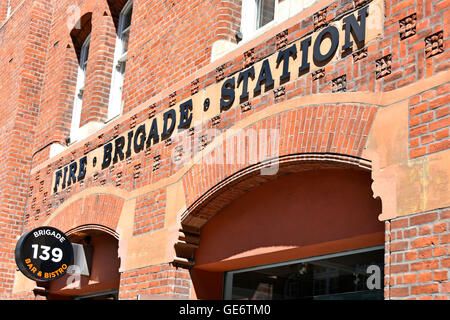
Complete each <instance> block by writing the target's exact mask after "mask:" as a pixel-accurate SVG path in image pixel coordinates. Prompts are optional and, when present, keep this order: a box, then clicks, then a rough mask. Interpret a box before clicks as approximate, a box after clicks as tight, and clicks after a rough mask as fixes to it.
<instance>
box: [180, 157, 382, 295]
mask: <svg viewBox="0 0 450 320" xmlns="http://www.w3.org/2000/svg"><path fill="white" fill-rule="evenodd" d="M238 174H240V177H237V176H234V177H230V178H229V181H224V182H223V183H222V186H220V187H219V186H216V188H215V190H210V192H209V194H208V196H205V197H203V199H201V200H202V201H197V202H196V203H194V206H195V208H193V207H192V206H191V208H189V209H188V210H187V212H186V213H185V215H184V217H183V220H182V226H183V229H182V234H181V235H180V241H179V242H178V243H177V245H176V250H177V254H178V257H179V258H183V257H184V258H185V259H186V260H187V261H186V260H184V262H182V260H181V259H180V260H179V261H178V263H179V264H178V265H180V266H182V265H183V263H184V266H189V267H190V270H191V275H192V280H193V286H194V289H195V293H196V296H197V298H200V299H222V298H230V297H232V295H230V294H229V293H227V292H224V289H225V287H226V286H225V282H224V279H226V275H227V273H229V272H231V271H233V272H234V273H235V274H236V273H237V271H239V270H247V269H248V268H257V269H258V268H259V269H261V268H265V267H262V266H267V268H265V269H267V270H269V269H270V266H272V265H273V264H277V265H276V266H277V267H280V263H281V264H283V263H288V264H289V262H292V261H293V262H295V261H297V260H302V259H303V260H304V259H307V260H308V259H309V260H308V261H311V260H317V257H320V256H324V257H327V255H330V254H342V255H346V254H350V253H351V254H359V253H358V252H356V253H355V252H354V250H361V249H364V250H366V251H367V250H368V251H370V250H371V249H377V250H378V251H377V253H376V254H375V255H376V257H375V260H374V261H372V262H371V263H372V264H377V263H378V267H379V269H381V272H382V269H383V268H382V266H383V256H384V254H383V245H384V223H382V222H380V221H379V220H378V215H379V214H380V213H381V202H380V201H379V199H374V198H373V196H372V190H371V184H372V179H371V172H370V162H369V161H366V160H364V159H360V158H355V157H348V156H341V155H332V154H315V155H314V154H309V155H291V156H289V157H284V158H281V159H280V169H279V171H278V173H277V174H276V175H272V176H262V175H260V173H259V169H258V168H257V167H255V168H253V169H251V168H247V172H246V173H245V174H244V172H243V171H242V172H239V173H238ZM312 258H314V259H312ZM358 259H359V257H357V258H356V260H355V261H356V262H355V263H356V264H358V263H359V264H361V263H362V262H361V263H360V262H359V260H358ZM303 260H302V261H303ZM347 260H348V259H347ZM353 260H354V259H353ZM369 260H370V259H369ZM378 260H381V261H378ZM189 263H190V264H189ZM175 264H177V261H175ZM349 268H350V267H349V266H347V267H345V269H346V270H347V271H348V270H349ZM273 270H274V269H273ZM277 270H278V271H279V269H277ZM379 277H380V279H379V280H380V281H381V283H382V282H383V281H382V279H383V276H382V274H381V275H379ZM332 281H334V280H332ZM336 281H338V280H336ZM254 289H255V290H256V289H257V288H256V287H255V288H254ZM266 289H267V288H266ZM228 290H229V288H228ZM380 290H381V291H378V295H377V297H378V298H379V297H380V296H381V297H382V285H381V288H380ZM251 296H252V295H250V296H249V297H251ZM256 296H258V295H256ZM259 296H261V295H259ZM249 297H247V298H249ZM266 297H268V296H266ZM277 297H279V295H278V296H275V295H274V296H273V297H272V298H277Z"/></svg>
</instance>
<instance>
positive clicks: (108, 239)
mask: <svg viewBox="0 0 450 320" xmlns="http://www.w3.org/2000/svg"><path fill="white" fill-rule="evenodd" d="M66 234H67V236H68V238H69V239H70V241H71V242H72V243H73V244H75V245H76V246H77V247H78V250H76V251H78V254H76V256H77V255H78V256H79V257H78V259H77V258H75V259H76V261H75V262H74V264H75V266H71V267H69V269H70V270H71V271H72V272H73V273H71V274H69V273H68V274H66V275H65V276H64V277H62V278H60V279H58V280H55V281H52V282H51V283H50V285H49V287H48V289H47V290H48V295H47V298H48V299H50V300H52V299H60V300H61V299H117V298H118V293H119V284H120V273H119V267H120V258H119V256H118V239H119V236H118V234H117V233H116V232H115V231H113V230H111V229H109V228H107V227H105V226H101V225H83V226H79V227H76V228H74V229H72V230H69V231H67V232H66ZM80 248H81V249H80ZM74 249H75V248H74ZM80 256H83V257H82V258H80ZM80 261H81V263H79V262H80ZM84 263H85V264H84Z"/></svg>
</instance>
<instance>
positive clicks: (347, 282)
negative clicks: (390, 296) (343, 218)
mask: <svg viewBox="0 0 450 320" xmlns="http://www.w3.org/2000/svg"><path fill="white" fill-rule="evenodd" d="M383 273H384V248H383V247H372V248H365V249H358V250H353V251H348V252H342V253H334V254H329V255H325V256H318V257H313V258H308V259H302V260H297V261H289V262H282V263H277V264H273V265H266V266H259V267H253V268H249V269H245V270H236V271H230V272H227V273H226V274H225V286H224V287H225V291H224V298H225V299H228V300H229V299H233V300H234V299H238V300H242V299H243V300H284V299H297V300H300V299H302V300H383V298H384V292H383V283H384V274H383Z"/></svg>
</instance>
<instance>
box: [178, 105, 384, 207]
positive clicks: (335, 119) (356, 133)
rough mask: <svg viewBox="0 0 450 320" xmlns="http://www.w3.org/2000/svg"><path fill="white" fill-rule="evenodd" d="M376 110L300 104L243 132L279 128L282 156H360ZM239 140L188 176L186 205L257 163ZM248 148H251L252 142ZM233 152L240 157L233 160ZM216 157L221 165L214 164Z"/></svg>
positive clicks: (227, 141)
mask: <svg viewBox="0 0 450 320" xmlns="http://www.w3.org/2000/svg"><path fill="white" fill-rule="evenodd" d="M376 110H377V107H376V106H374V105H369V104H362V103H353V104H350V103H349V104H323V105H310V106H302V107H299V108H296V109H293V110H288V111H284V112H281V113H278V114H275V115H272V116H269V117H267V118H264V119H261V120H259V121H257V122H255V123H252V124H251V125H249V126H247V127H246V128H244V129H243V131H242V132H243V133H244V134H245V133H246V132H248V131H249V130H254V132H261V130H267V131H266V132H267V133H268V135H269V134H270V130H271V129H277V130H279V131H278V132H279V137H280V139H279V141H278V143H277V145H278V157H279V158H282V157H286V156H289V155H299V154H330V155H341V156H344V157H353V158H361V155H362V152H363V149H364V147H365V144H366V141H367V137H368V134H369V131H370V128H371V126H372V123H373V119H374V117H375V113H376ZM237 139H238V135H235V136H231V137H229V138H226V137H225V138H224V139H223V140H222V141H221V142H220V143H218V144H216V145H215V146H214V149H212V150H208V152H207V153H206V154H205V155H204V156H203V157H202V159H201V160H200V161H198V162H197V163H196V164H194V165H193V166H192V167H191V168H190V170H189V171H188V172H186V174H185V175H184V177H183V185H184V188H185V194H186V204H187V207H191V206H192V205H194V203H195V202H197V201H198V199H199V198H200V197H202V196H203V195H204V194H205V193H207V192H208V191H209V190H210V189H212V188H213V187H214V186H216V185H217V184H219V183H220V182H221V181H223V180H225V179H226V178H227V177H230V176H233V175H234V174H235V173H237V172H239V171H241V170H245V169H246V168H248V167H250V166H251V165H252V164H254V163H252V159H249V158H248V156H246V157H245V159H240V158H239V157H240V155H239V154H238V153H237V152H236V146H237V145H238V143H237ZM247 141H248V140H247ZM246 147H247V149H246V150H248V147H249V145H248V142H246ZM269 148H270V147H269ZM230 152H234V153H236V154H234V155H232V156H231V158H230V156H229V153H230ZM258 152H259V151H258ZM269 153H270V152H269ZM227 157H228V158H227ZM215 159H223V162H222V163H220V164H215V163H214V162H215V161H216V160H215ZM229 159H230V160H231V161H230V160H229ZM243 160H244V161H243ZM211 163H213V164H211Z"/></svg>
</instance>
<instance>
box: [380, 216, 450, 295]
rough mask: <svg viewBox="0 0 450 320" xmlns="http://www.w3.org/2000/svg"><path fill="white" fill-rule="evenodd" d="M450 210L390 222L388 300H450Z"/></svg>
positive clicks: (386, 267) (387, 270)
mask: <svg viewBox="0 0 450 320" xmlns="http://www.w3.org/2000/svg"><path fill="white" fill-rule="evenodd" d="M449 243H450V208H443V209H439V210H433V211H429V212H424V213H419V214H415V215H411V216H406V217H400V218H396V219H393V220H391V221H388V222H386V246H385V298H386V299H405V298H407V299H420V300H422V299H448V298H449V297H450V281H449V270H450V258H449V247H450V245H449Z"/></svg>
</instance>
